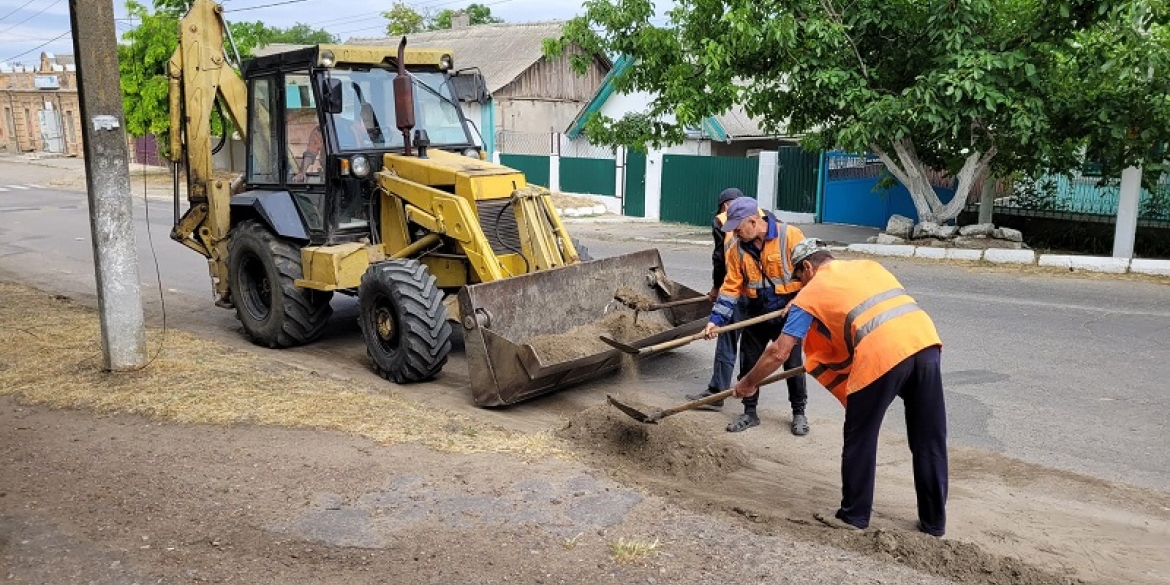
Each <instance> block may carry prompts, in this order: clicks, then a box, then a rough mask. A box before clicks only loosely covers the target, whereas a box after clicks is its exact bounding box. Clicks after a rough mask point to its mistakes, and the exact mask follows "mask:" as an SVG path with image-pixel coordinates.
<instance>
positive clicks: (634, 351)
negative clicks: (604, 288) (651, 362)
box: [598, 307, 788, 357]
mask: <svg viewBox="0 0 1170 585" xmlns="http://www.w3.org/2000/svg"><path fill="white" fill-rule="evenodd" d="M787 311H788V308H787V307H785V308H783V309H780V310H779V311H772V312H771V313H764V314H763V315H760V316H759V317H752V318H751V319H748V320H746V321H740V322H739V323H733V324H731V325H728V326H726V327H716V328H715V333H717V334H718V333H726V332H728V331H735V330H737V329H743V328H744V327H750V326H752V325H755V324H757V323H763V322H764V321H769V320H771V319H775V318H777V317H783V316H784V315H785V314H786V313H787ZM598 337H599V338H600V339H601V340H602V341H604V342H605V343H607V344H609V346H610V347H613V348H616V349H620V350H622V351H624V352H625V353H628V354H630V355H636V356H640V357H641V356H648V355H651V354H655V353H659V352H662V351H666V350H668V349H674V348H676V347H682V346H684V345H686V344H688V343H690V342H692V341H698V340H700V339H703V338H704V337H706V336H705V335H704V334H703V332H699V333H695V334H694V335H688V336H687V337H680V338H678V339H674V340H671V341H664V342H662V343H659V344H657V345H648V346H646V347H643V348H641V349H639V348H636V347H634V346H632V345H626V344H624V343H622V342H620V341H617V340H615V339H610V338H608V337H606V336H604V335H599V336H598Z"/></svg>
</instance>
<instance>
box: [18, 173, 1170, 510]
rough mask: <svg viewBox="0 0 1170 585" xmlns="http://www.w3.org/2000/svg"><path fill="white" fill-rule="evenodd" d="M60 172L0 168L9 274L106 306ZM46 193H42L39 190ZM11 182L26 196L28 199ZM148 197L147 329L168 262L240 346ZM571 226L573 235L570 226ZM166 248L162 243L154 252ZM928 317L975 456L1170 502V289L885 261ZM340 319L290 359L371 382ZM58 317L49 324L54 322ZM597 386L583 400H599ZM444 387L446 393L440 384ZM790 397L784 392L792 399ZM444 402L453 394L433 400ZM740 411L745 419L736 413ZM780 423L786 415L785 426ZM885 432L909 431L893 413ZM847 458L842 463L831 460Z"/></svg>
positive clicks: (189, 322) (587, 237)
mask: <svg viewBox="0 0 1170 585" xmlns="http://www.w3.org/2000/svg"><path fill="white" fill-rule="evenodd" d="M51 174H52V171H47V170H46V169H43V168H36V167H22V166H18V165H13V164H7V163H5V164H0V189H4V190H2V191H0V277H3V278H8V279H12V280H18V281H24V282H28V283H31V284H34V285H37V286H40V287H42V288H47V289H49V290H53V291H56V292H61V293H64V294H70V295H73V296H77V297H79V298H82V299H87V300H88V301H89V302H93V295H94V284H93V282H94V281H93V251H92V248H91V246H90V238H89V234H90V232H89V219H88V211H87V204H86V199H85V194H84V193H78V192H65V191H53V190H50V189H46V188H43V187H36V186H34V187H29V185H39V184H40V183H44V182H47V178H46V177H48V176H50V175H51ZM38 181H39V183H38ZM13 186H24V187H26V188H23V189H22V188H18V187H13ZM146 209H147V207H146V206H145V205H144V203H143V194H142V189H141V185H139V187H138V188H137V193H136V194H135V224H136V228H137V238H138V248H139V254H140V258H141V259H142V260H141V275H142V279H141V280H142V281H143V283H144V288H143V294H144V299H145V300H144V302H145V304H146V306H147V311H148V317H149V319H150V321H151V322H152V323H155V324H157V323H158V322H159V320H160V317H161V312H160V310H159V309H160V306H161V305H160V303H159V298H158V297H159V290H158V288H157V286H158V285H157V281H156V277H155V265H156V259H157V266H158V267H159V270H160V273H161V281H162V288H163V289H164V291H165V292H164V293H163V295H164V297H165V299H166V315H167V319H168V321H169V323H171V324H172V325H173V326H179V327H185V328H191V329H195V330H197V332H200V333H210V334H214V335H221V336H222V338H224V339H235V340H236V342H239V341H238V336H237V334H236V331H238V325H237V324H236V322H235V319H234V318H233V316H232V314H231V313H230V312H229V311H224V310H222V309H217V308H215V307H213V306H212V295H211V287H210V281H209V279H208V277H207V269H206V264H205V262H204V261H203V259H202V258H201V257H200V256H198V255H197V254H195V253H193V252H191V251H189V250H187V249H186V248H184V247H182V246H180V245H178V244H175V243H174V242H172V241H170V239H169V238H168V237H167V234H168V232H169V229H170V225H171V221H172V208H171V204H170V203H169V202H167V201H165V200H158V199H151V200H150V205H149V215H150V221H149V225H150V230H149V231H148V230H147V225H148V223H147V221H146V219H145V218H146V213H145V211H146ZM573 227H574V226H570V228H571V229H572V228H573ZM639 229H640V228H639V225H638V224H628V223H618V224H608V225H605V226H596V225H592V226H588V227H586V226H580V229H578V230H575V233H577V234H580V235H581V236H582V239H583V240H584V241H585V243H586V244H587V245H588V246H589V248H590V250H591V251H592V252H593V254H594V256H597V257H601V256H609V255H615V254H621V253H626V252H630V251H633V250H637V249H643V248H646V247H650V245H648V244H647V243H645V242H638V241H633V240H632V238H633V237H636V236H637V235H639ZM151 237H153V246H152V245H151V241H150V240H151ZM657 247H658V248H659V250H660V253H661V254H662V257H663V259H664V261H665V263H666V266H667V270H668V273H669V275H670V276H671V277H672V278H673V279H675V280H677V281H679V282H681V283H683V284H686V285H688V286H691V287H692V288H696V289H699V290H706V289H707V288H708V287H709V286H710V276H709V254H710V252H709V250H708V249H707V248H705V247H701V246H690V245H679V244H667V245H658V246H657ZM883 264H885V265H886V266H887V267H889V268H890V269H891V270H892V271H893V272H894V273H895V274H896V275H897V276H898V277H899V279H901V280H902V282H903V284H904V285H905V286H906V288H907V289H908V290H909V291H910V292H911V294H913V295H914V296H915V297H916V298H917V299H918V301H919V303H920V304H921V305H922V306H923V307H924V308H925V309H926V310H927V311H928V312H929V313H930V314H931V316H932V317H933V318H934V320H935V322H936V324H937V325H938V327H939V330H940V333H941V335H942V338H943V342H944V345H945V348H944V354H943V355H944V358H943V367H944V377H945V383H946V389H947V401H948V418H949V424H950V438H951V443H952V444H954V445H963V446H971V447H977V448H983V449H988V450H991V451H995V452H999V453H1003V454H1007V455H1009V456H1013V457H1018V458H1021V459H1024V460H1027V461H1031V462H1034V463H1039V464H1043V465H1047V466H1051V467H1055V468H1060V469H1067V470H1070V471H1075V472H1078V473H1084V474H1088V475H1091V476H1095V477H1100V478H1103V479H1108V480H1113V481H1120V482H1124V483H1129V484H1134V485H1138V486H1145V487H1151V488H1155V489H1159V490H1162V491H1170V460H1168V459H1167V457H1166V453H1167V452H1168V451H1170V430H1168V428H1167V420H1168V419H1170V400H1168V399H1170V383H1168V381H1170V287H1167V286H1166V285H1162V284H1156V283H1146V282H1131V281H1124V280H1115V279H1110V278H1103V277H1102V278H1098V277H1094V278H1079V277H1075V276H1071V275H1070V276H1053V275H1034V274H1022V273H1019V272H1015V271H996V270H986V269H978V268H974V269H973V268H966V267H961V266H953V265H940V264H931V263H928V262H917V261H907V260H883ZM334 303H335V308H336V309H337V316H336V317H335V318H334V323H333V324H332V325H331V329H330V331H329V333H328V334H327V335H326V338H325V339H323V340H322V342H320V343H318V344H315V345H313V346H310V347H308V348H301V349H298V350H296V353H295V354H293V355H296V356H300V357H303V358H304V359H306V360H310V361H315V362H316V363H319V364H337V367H338V368H342V369H345V368H348V370H347V371H349V372H361V371H362V369H363V367H364V366H363V365H362V362H363V359H364V350H363V349H362V348H361V346H360V332H358V331H357V327H356V323H355V322H354V319H353V317H354V316H355V315H356V312H355V308H354V303H353V301H352V300H351V299H347V298H338V299H337V300H335V301H334ZM46 318H49V316H46ZM713 348H714V346H713V344H712V343H709V342H707V343H704V342H699V343H695V344H691V345H690V346H687V347H685V348H683V349H681V350H678V351H675V352H671V353H670V354H667V355H664V356H662V357H660V358H656V359H653V360H648V361H646V362H643V363H642V364H641V368H640V371H639V380H638V382H639V385H640V386H641V388H642V389H643V390H644V391H646V392H651V393H654V394H655V395H657V396H658V397H659V398H660V400H659V402H662V401H663V400H665V401H671V400H677V399H678V398H681V395H682V394H683V393H686V392H690V391H694V390H699V389H702V388H704V387H705V386H706V382H707V377H708V376H709V375H710V362H711V355H712V353H713ZM809 381H810V395H811V396H810V416H811V417H812V419H813V421H814V422H815V423H816V426H815V427H814V432H839V431H838V428H839V426H836V425H837V423H839V421H840V420H841V419H842V418H843V412H842V409H841V407H840V405H838V404H837V402H836V401H835V400H834V399H833V398H832V397H831V396H830V395H829V394H828V392H825V391H824V390H822V389H820V388H819V386H817V384H816V383H815V382H814V381H812V379H811V378H810V379H809ZM465 383H466V363H465V362H464V361H463V360H462V359H461V358H460V357H458V356H454V357H453V359H452V361H451V363H450V364H449V365H448V368H447V369H446V370H445V371H444V376H443V377H442V378H440V379H439V380H438V381H436V382H435V383H432V384H427V385H419V386H416V387H412V391H413V389H414V388H417V389H418V390H417V391H418V395H419V396H420V397H423V399H428V398H427V396H428V393H430V392H431V391H432V390H433V391H434V393H435V396H437V397H441V396H445V397H446V398H445V400H446V401H447V402H448V403H451V402H454V403H460V402H462V403H464V404H469V403H470V400H469V399H464V398H463V397H464V396H466V390H464V389H463V388H464V387H465V386H464V385H465ZM606 383H607V382H604V381H602V382H599V383H594V384H592V385H590V386H589V387H586V388H585V389H584V390H581V391H580V392H581V393H582V394H577V396H585V397H587V398H589V399H591V400H596V399H597V398H598V397H600V396H603V394H604V390H603V388H604V385H605V384H606ZM429 387H433V388H429ZM781 388H782V387H781ZM563 394H565V396H555V397H551V398H549V399H545V400H538V401H534V402H533V403H532V404H528V405H524V406H522V407H519V408H513V409H507V410H504V411H483V412H487V413H490V414H488V415H487V416H489V417H497V418H498V419H499V420H505V419H510V418H516V417H524V416H533V417H535V418H540V417H541V416H542V415H541V413H540V411H541V410H551V411H563V410H565V409H566V408H578V407H579V403H575V402H574V400H579V398H572V397H570V395H573V394H574V393H571V392H570V393H563ZM784 394H785V393H784V392H783V391H782V390H780V391H772V392H765V393H764V395H763V399H762V406H761V408H763V409H767V410H772V411H774V412H777V413H781V414H783V413H784V412H785V411H786V410H787V407H786V404H784V403H785V402H786V399H785V397H784ZM433 399H434V400H439V401H442V400H444V398H433ZM732 408H734V407H732ZM778 418H782V417H778ZM886 427H887V431H888V432H895V433H903V432H904V425H903V422H902V413H901V411H900V409H899V407H898V405H897V404H896V405H895V408H894V409H893V410H891V412H890V415H889V416H888V417H887V420H886ZM832 455H833V456H835V454H832Z"/></svg>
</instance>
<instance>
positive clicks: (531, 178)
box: [500, 154, 549, 187]
mask: <svg viewBox="0 0 1170 585" xmlns="http://www.w3.org/2000/svg"><path fill="white" fill-rule="evenodd" d="M548 159H549V157H547V156H538V155H532V154H501V155H500V164H502V165H504V166H506V167H511V168H513V169H516V170H518V171H520V172H522V173H524V180H525V181H526V182H527V183H528V184H529V185H540V186H541V187H548V180H549V168H548V165H549V162H548Z"/></svg>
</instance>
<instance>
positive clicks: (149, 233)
mask: <svg viewBox="0 0 1170 585" xmlns="http://www.w3.org/2000/svg"><path fill="white" fill-rule="evenodd" d="M131 50H133V49H131ZM171 172H177V169H176V170H172V171H171ZM147 189H148V188H147V183H146V169H145V168H144V169H142V207H143V209H145V210H146V213H145V218H146V239H147V241H149V242H150V256H151V258H153V259H154V276H155V280H156V281H157V282H158V304H159V310H160V311H161V312H162V341H161V342H159V344H158V349H156V350H155V351H154V355H153V356H152V357H151V358H150V359H149V360H147V362H146V364H144V365H142V366H141V367H139V368H135V370H134V371H139V370H145V369H146V368H149V367H150V366H151V365H152V364H154V361H155V360H157V359H158V358H159V356H161V355H162V353H163V350H164V349H166V347H167V299H166V295H164V294H163V283H162V271H161V270H160V269H159V266H158V253H157V252H156V251H155V249H154V230H153V229H152V228H151V225H150V198H149V197H147Z"/></svg>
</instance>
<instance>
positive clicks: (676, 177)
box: [661, 154, 760, 226]
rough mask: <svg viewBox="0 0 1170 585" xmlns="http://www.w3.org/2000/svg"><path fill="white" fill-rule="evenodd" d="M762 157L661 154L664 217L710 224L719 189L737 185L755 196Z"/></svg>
mask: <svg viewBox="0 0 1170 585" xmlns="http://www.w3.org/2000/svg"><path fill="white" fill-rule="evenodd" d="M759 169H760V160H759V159H757V158H738V157H727V156H694V155H689V154H668V155H665V156H663V157H662V208H661V217H662V220H663V221H673V222H678V223H687V224H691V225H702V226H705V225H710V224H711V218H712V216H714V215H715V203H716V202H717V201H718V199H719V192H720V191H723V190H724V189H726V188H728V187H738V188H739V190H740V191H743V194H744V195H747V196H748V197H752V198H753V199H754V198H755V196H756V186H757V184H758V182H759Z"/></svg>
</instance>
